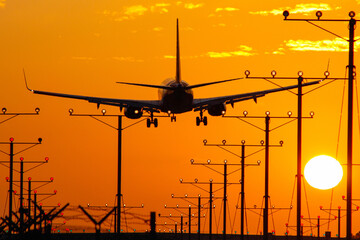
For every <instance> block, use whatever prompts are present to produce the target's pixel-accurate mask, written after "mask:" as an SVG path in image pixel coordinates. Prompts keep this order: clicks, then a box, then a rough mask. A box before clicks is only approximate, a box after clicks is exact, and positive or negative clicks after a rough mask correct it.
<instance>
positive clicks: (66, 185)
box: [0, 0, 360, 238]
mask: <svg viewBox="0 0 360 240" xmlns="http://www.w3.org/2000/svg"><path fill="white" fill-rule="evenodd" d="M359 9H360V0H344V1H336V0H326V1H317V0H314V1H311V0H304V1H294V0H290V1H283V0H273V1H266V0H260V1H238V0H227V1H215V0H209V1H198V0H197V1H179V0H176V1H171V0H164V1H156V0H154V1H145V0H136V1H115V0H92V1H85V0H75V1H74V0H51V1H49V0H37V1H26V0H0V28H1V32H2V34H1V37H0V48H1V51H0V82H1V86H0V91H1V94H0V102H1V106H0V108H4V110H3V112H2V113H1V114H0V142H2V143H4V144H0V155H1V158H0V161H4V162H6V161H9V155H8V152H9V151H10V147H9V143H10V140H9V139H10V138H11V139H12V140H13V142H14V143H16V142H18V143H19V142H34V143H36V145H35V146H34V147H31V148H29V149H28V150H26V151H23V150H24V149H26V148H27V147H28V146H24V145H21V144H19V145H15V152H16V153H18V152H19V154H16V155H15V156H14V161H15V163H14V180H15V181H19V180H20V174H19V172H20V158H21V157H23V160H24V161H23V162H25V166H24V168H25V174H24V178H23V179H25V180H26V182H24V184H25V185H26V188H28V185H27V184H28V181H29V179H32V181H33V183H34V184H33V186H34V187H36V181H49V179H50V178H52V180H51V181H50V183H48V184H46V185H45V186H44V187H41V188H39V189H36V191H37V192H38V193H39V196H41V195H40V194H42V193H51V194H52V195H51V197H49V198H47V199H45V200H44V201H43V202H42V203H43V204H44V205H43V206H57V204H58V203H61V206H65V205H66V204H67V203H69V204H70V205H69V209H68V210H67V211H64V214H63V215H61V217H59V219H55V220H54V226H55V225H56V226H58V228H57V229H56V231H58V230H59V231H60V232H61V233H63V232H66V231H70V230H73V232H80V233H82V232H84V231H85V232H95V229H94V225H93V224H92V223H91V222H89V219H87V217H86V215H84V213H83V212H82V211H81V210H79V208H78V206H79V205H81V206H83V207H84V208H85V209H89V211H90V212H91V211H92V212H91V213H92V214H94V216H100V215H101V214H103V213H107V212H109V211H110V210H111V207H114V206H116V204H117V202H116V201H117V196H116V194H117V190H118V185H117V179H118V150H119V145H118V139H119V138H118V133H119V132H118V129H119V126H118V123H119V121H118V115H119V114H122V115H124V113H125V110H126V111H127V110H128V109H126V108H124V107H123V106H122V107H119V106H118V105H116V104H113V105H116V106H113V105H106V104H97V102H96V101H94V98H95V97H99V98H109V99H125V100H129V102H130V101H132V100H144V101H145V100H146V101H159V98H158V89H154V88H152V87H143V86H134V85H125V84H119V83H117V82H127V83H134V84H144V85H148V86H149V85H161V84H163V83H167V82H170V79H173V78H175V77H176V66H177V62H176V56H177V52H176V50H177V48H176V46H177V45H176V43H177V28H176V26H177V19H178V22H179V52H180V65H179V66H180V70H181V79H182V80H184V81H185V82H186V83H188V84H189V85H202V84H204V83H208V82H215V81H221V80H228V79H237V80H236V81H228V82H222V83H220V84H217V85H208V86H204V87H198V88H194V89H191V91H193V97H194V98H195V99H204V98H212V97H213V98H215V97H222V96H227V95H238V94H241V93H248V92H255V91H263V90H267V89H273V88H280V87H284V86H291V85H296V84H298V78H299V75H298V72H300V71H301V72H302V73H303V75H302V77H303V83H309V82H312V81H317V80H322V81H321V82H320V83H317V84H316V86H315V85H311V86H306V87H304V88H303V98H302V99H303V102H302V115H303V117H304V118H303V120H302V124H303V125H302V150H301V156H302V161H301V172H302V174H305V177H306V176H307V170H306V169H307V168H305V163H306V162H307V160H309V159H311V158H312V157H313V156H318V155H322V154H328V155H331V154H333V153H334V152H335V150H336V156H337V159H338V161H339V163H337V165H339V164H341V165H344V164H346V163H347V154H348V153H347V114H348V112H347V111H348V110H347V106H348V103H347V99H348V80H347V79H346V80H344V78H347V77H348V69H349V68H348V67H347V66H349V55H348V48H349V42H348V41H347V40H348V38H349V29H348V26H349V22H348V21H347V20H350V17H349V12H350V11H355V13H356V15H355V17H354V18H355V19H360V10H359ZM284 10H287V11H289V14H290V15H289V16H288V19H300V18H306V19H309V18H311V19H315V20H316V19H318V17H317V16H316V15H315V14H316V12H317V11H321V12H322V16H321V19H345V20H346V21H344V22H322V21H317V22H316V21H315V22H314V23H315V24H316V25H317V26H314V25H312V24H309V23H308V22H306V21H301V22H300V21H287V20H286V21H285V20H284V16H283V11H284ZM359 24H360V23H359V22H358V23H357V28H355V39H356V40H358V39H359V38H360V28H359V26H358V25H359ZM323 29H326V30H327V31H324V30H323ZM359 44H360V41H356V42H355V47H354V48H355V57H354V61H355V65H356V66H357V69H359V60H360V59H359V50H360V45H359ZM248 71H249V72H248ZM245 72H246V73H247V74H245ZM325 72H328V73H329V74H330V75H329V74H328V75H324V73H325ZM357 76H358V74H357ZM252 77H254V78H252ZM332 77H334V78H337V79H336V80H334V81H332V80H330V79H329V78H332ZM24 78H26V81H27V85H26V84H25V80H24ZM314 79H316V80H314ZM28 88H29V89H36V90H39V91H46V92H56V93H63V94H72V95H77V96H79V95H81V96H91V97H93V98H90V99H86V100H79V99H74V98H60V97H54V96H45V95H38V94H34V93H33V92H31V91H29V90H28ZM165 89H166V88H165ZM161 90H164V88H163V89H161ZM167 90H168V89H167ZM160 92H161V91H160ZM359 96H360V89H359V84H358V83H357V79H356V78H355V81H354V101H353V106H354V114H353V116H354V119H353V121H354V124H353V125H354V128H353V132H354V137H353V138H354V148H353V156H354V164H359V163H360V162H358V160H359V159H360V148H359V147H358V146H359V144H360V136H359V133H360V130H359V126H360V123H359V121H360V118H359V117H358V116H359V115H360V113H359V112H358V111H359V109H360V106H358V104H359V103H360V100H359V98H360V97H359ZM199 102H200V101H199ZM199 104H200V103H199ZM197 106H201V107H203V106H202V105H197ZM209 106H211V103H209ZM209 106H205V108H206V107H209ZM201 107H198V108H197V109H196V111H189V112H185V113H181V114H175V115H174V116H173V115H172V112H171V111H170V112H163V113H158V112H156V111H155V112H153V114H154V115H155V116H156V117H157V120H158V122H157V125H158V127H156V128H155V127H154V125H155V123H154V122H153V124H151V126H150V127H149V128H148V127H147V124H148V119H150V118H151V111H149V107H143V108H142V107H139V108H136V109H133V114H134V115H136V114H140V113H143V115H142V116H141V117H140V118H136V117H137V116H139V115H136V116H135V117H134V119H131V118H128V117H126V116H124V117H122V120H121V121H122V122H121V123H122V127H121V128H120V129H123V130H122V133H121V134H122V136H121V144H122V145H121V161H122V163H121V193H122V194H121V197H122V198H121V205H122V206H124V205H125V207H126V206H127V207H128V208H127V209H125V208H124V209H125V210H126V214H122V216H121V218H122V219H121V220H122V223H121V228H122V229H123V231H124V232H132V231H134V230H133V229H136V232H145V231H146V230H149V224H148V220H149V218H150V212H156V216H159V215H158V214H161V216H169V214H172V216H175V215H179V216H180V214H184V216H185V215H186V214H187V211H186V210H184V211H185V212H182V213H179V212H178V211H176V210H174V209H171V208H170V207H171V206H174V207H176V206H180V207H188V205H189V204H190V203H189V202H187V201H185V200H183V199H181V198H180V197H184V196H185V194H186V196H188V198H187V200H189V199H191V198H190V197H191V196H194V197H197V196H199V194H200V195H201V196H202V197H203V198H202V199H201V205H204V206H205V207H204V208H203V209H202V210H201V215H203V214H205V217H204V218H201V233H208V231H209V225H208V223H209V210H208V209H209V204H210V202H209V199H208V198H207V197H208V196H209V192H207V191H209V188H210V186H209V185H210V182H211V183H214V189H213V190H214V193H213V194H214V196H215V199H214V202H213V203H212V204H213V205H215V206H216V207H215V208H214V212H213V213H214V215H213V216H214V219H213V233H215V232H216V233H219V234H221V232H222V224H219V223H221V222H222V216H223V214H222V212H221V211H222V210H221V209H223V206H224V204H223V199H222V197H223V189H222V187H223V185H222V184H223V181H224V176H223V175H222V172H223V170H224V167H223V166H219V165H216V164H223V163H224V160H225V159H226V160H227V164H228V168H229V169H228V173H232V174H229V176H228V182H229V183H234V184H229V186H228V188H227V191H228V192H227V208H228V212H227V213H228V215H227V217H228V222H227V233H228V234H230V233H231V234H235V232H236V234H237V235H238V234H239V232H240V217H239V216H240V209H239V208H237V207H236V206H240V200H239V199H240V196H241V194H240V192H241V184H240V181H241V175H240V173H241V171H240V167H239V166H237V165H236V164H240V163H241V157H240V154H241V145H242V143H246V145H251V147H250V146H249V147H247V146H246V147H245V155H246V161H245V162H246V164H250V166H251V167H250V166H249V167H246V169H245V184H244V187H245V190H244V191H245V194H244V196H245V198H246V208H247V210H246V223H247V230H246V231H248V232H249V235H252V234H254V235H259V234H260V232H262V231H263V229H262V228H263V224H262V221H263V220H262V219H261V216H262V211H263V207H264V204H263V201H264V189H265V164H264V163H265V151H264V147H265V144H264V141H265V138H266V136H265V132H264V129H265V127H266V126H265V119H264V118H265V117H266V112H268V113H269V117H270V118H271V121H270V126H269V128H270V133H269V135H270V136H269V142H270V143H269V145H270V146H271V147H270V149H269V196H270V198H269V199H271V205H273V206H275V207H274V208H275V209H276V208H280V209H286V211H285V210H284V211H278V212H276V211H274V214H273V215H272V216H271V218H269V225H271V227H274V229H275V228H276V235H281V236H284V235H285V233H286V231H289V233H288V234H289V235H296V231H295V230H293V229H295V228H293V229H292V228H290V227H289V228H287V227H286V225H285V224H286V223H288V224H289V226H295V225H296V223H297V221H296V189H295V190H294V186H296V185H294V182H295V181H296V177H295V176H296V175H297V174H298V173H297V119H295V118H296V117H297V115H298V109H297V108H298V96H297V89H296V88H295V89H291V90H289V91H282V92H276V93H271V94H267V95H265V96H263V95H262V94H260V95H258V96H254V97H249V98H248V99H247V100H246V101H242V102H235V103H233V102H231V101H228V102H227V104H226V108H225V107H224V106H223V105H221V104H218V105H216V107H218V108H215V107H214V109H213V110H214V111H215V110H217V113H219V114H218V115H219V116H211V115H210V114H209V111H208V110H204V109H202V108H201ZM36 108H39V109H40V110H38V111H36V110H35V109H36ZM69 109H71V110H70V112H69ZM103 109H104V111H102V110H103ZM129 111H130V110H129ZM244 112H245V113H246V114H244ZM289 112H290V113H291V114H288V113H289ZM16 113H31V114H27V115H16ZM220 113H221V114H220ZM222 113H225V115H224V116H225V117H223V116H222ZM310 113H311V115H310ZM11 114H13V115H11ZM201 114H203V115H201ZM214 115H215V114H214ZM201 116H202V117H207V118H206V119H207V126H205V124H203V123H204V122H202V124H199V125H200V126H197V125H196V124H197V118H200V117H201ZM227 116H239V117H238V118H235V117H234V118H227ZM171 117H176V118H175V119H174V118H171ZM252 117H253V118H252ZM278 117H279V118H278ZM280 117H285V118H280ZM175 120H176V121H175ZM39 138H41V139H42V142H41V144H40V143H39V141H38V139H39ZM204 139H206V140H205V141H204ZM243 141H244V142H243ZM280 141H281V143H282V144H280V145H279V142H280ZM205 143H207V144H205ZM226 144H229V145H232V146H227V145H226ZM215 145H216V146H215ZM255 146H256V147H255ZM334 155H335V154H334ZM45 157H48V158H47V159H50V160H49V161H46V160H44V159H45ZM190 159H193V160H194V162H193V163H194V164H191V162H190V161H189V160H190ZM27 161H29V162H31V161H40V163H39V164H40V166H39V167H35V166H36V164H34V163H26V162H27ZM207 161H209V164H207V163H208V162H207ZM258 161H261V164H260V165H258V164H257V162H258ZM195 163H206V164H205V166H200V165H197V164H195ZM210 163H211V164H215V165H214V169H215V170H211V169H209V166H210ZM327 163H328V162H327ZM327 163H325V164H324V163H322V164H320V167H321V168H324V167H325V166H326V167H327V166H329V164H327ZM4 164H5V166H3V165H1V166H0V213H1V215H0V217H3V218H5V216H6V215H7V214H8V207H9V199H8V195H9V181H8V180H6V179H7V178H9V177H10V172H9V167H8V163H4ZM232 164H234V165H232ZM251 164H254V166H252V165H251ZM354 166H355V165H354ZM34 167H35V168H34ZM28 169H31V170H30V171H26V170H28ZM311 169H312V167H311ZM305 170H306V171H305ZM312 170H313V169H312ZM326 172H328V171H326ZM220 173H221V174H220ZM336 173H337V172H332V173H331V176H332V177H331V180H332V179H333V177H334V176H335V175H334V174H336ZM316 176H319V174H316ZM337 176H338V177H340V175H337ZM346 176H347V172H346V167H344V178H345V177H346ZM359 176H360V168H358V167H354V168H353V179H354V185H353V196H354V198H359V196H360V187H359V185H360V184H359V181H358V180H356V179H359ZM179 179H182V181H181V182H179ZM194 179H196V183H198V184H200V183H201V184H202V185H198V186H194V184H195V181H194ZM210 179H211V181H210ZM321 179H323V177H322V178H321ZM312 180H313V179H309V180H308V179H307V181H309V184H311V185H313V183H310V182H311V181H312ZM314 181H317V180H316V179H315V180H314ZM338 181H339V179H338ZM186 182H188V183H189V184H185V183H186ZM326 182H327V183H330V180H328V181H326ZM18 183H19V182H16V184H17V185H14V191H16V192H17V194H16V195H15V196H13V198H14V199H15V200H14V205H13V207H14V210H18V209H15V207H16V208H18V207H19V196H18V193H19V192H20V191H19V190H20V187H19V184H18ZM215 183H216V184H215ZM25 185H24V186H25ZM315 185H316V183H315ZM334 186H335V185H334V184H332V185H331V186H322V185H320V186H318V185H317V187H319V188H329V187H330V188H331V187H332V194H330V193H329V192H330V191H319V190H318V189H315V188H313V187H310V186H309V185H308V184H307V183H306V182H305V184H302V189H304V190H303V192H302V201H303V202H302V204H303V206H302V215H304V219H306V218H311V217H313V216H321V218H326V217H328V216H329V214H326V213H324V212H323V211H321V210H319V207H318V206H331V204H332V206H333V207H334V206H341V207H342V209H345V207H346V202H345V201H344V200H343V199H342V197H341V196H343V195H346V191H347V190H346V181H340V182H339V183H338V185H336V187H334ZM199 187H201V188H199ZM54 189H56V195H55V194H53V193H54ZM33 190H34V189H33ZM24 192H25V194H27V193H28V192H27V191H24ZM293 192H294V193H295V194H293ZM30 193H31V194H33V191H31V192H30ZM305 193H306V195H305ZM171 194H173V195H174V196H175V197H171ZM53 195H54V196H53ZM177 197H179V198H177ZM26 198H27V196H26ZM39 199H41V198H39ZM194 201H197V199H196V200H194ZM306 203H308V207H309V209H307V208H305V206H306V205H305V204H306ZM26 204H28V203H27V202H26ZM26 204H25V205H26ZM142 204H143V205H142ZM165 204H166V205H167V206H168V207H167V208H166V209H165V208H164V205H165ZM191 205H192V206H193V207H194V209H195V206H196V203H191ZM97 206H100V207H99V208H96V207H97ZM132 206H135V207H136V208H131V207H132ZM141 206H143V207H141ZM290 206H291V207H290ZM92 207H93V208H92ZM137 207H139V208H137ZM48 209H49V208H48ZM99 209H100V210H99ZM125 210H124V211H125ZM193 214H195V217H194V219H192V221H193V222H196V220H195V218H196V216H197V213H195V210H193ZM113 217H114V216H113V215H111V216H110V217H109V220H107V221H105V222H104V225H103V226H102V228H101V231H104V232H106V231H109V230H110V231H111V232H113V231H114V224H113V222H114V218H113ZM14 218H15V217H14ZM99 218H100V217H99ZM215 218H216V219H215ZM353 218H354V221H353V223H352V229H353V234H354V235H355V234H356V233H357V232H358V231H360V221H358V218H359V212H353ZM156 221H157V223H158V225H159V229H161V231H162V232H163V231H167V232H168V231H169V229H173V228H174V226H171V227H170V224H169V222H170V221H169V220H166V219H165V218H162V217H158V218H157V219H156ZM165 221H167V224H168V226H167V227H168V228H166V229H165V227H164V225H163V224H164V223H165ZM177 221H179V219H177ZM125 223H126V224H127V225H126V224H125ZM259 223H260V224H259ZM302 223H303V224H304V236H310V234H311V232H310V229H312V227H313V223H308V222H306V221H303V222H302ZM172 224H174V223H172ZM340 225H341V234H340V235H341V238H343V237H345V234H346V233H345V227H346V221H345V220H343V219H341V222H340ZM160 226H161V227H160ZM215 226H218V227H216V229H215ZM66 229H68V230H66ZM178 229H180V227H179V226H178ZM337 229H338V226H337V221H331V222H330V223H329V225H328V224H327V225H326V230H325V227H324V228H321V231H323V232H321V234H323V233H325V231H332V232H333V233H332V236H335V232H337ZM196 230H197V229H196V227H195V226H194V227H193V229H192V231H193V232H194V233H195V232H196ZM305 230H306V231H305ZM269 231H271V229H269Z"/></svg>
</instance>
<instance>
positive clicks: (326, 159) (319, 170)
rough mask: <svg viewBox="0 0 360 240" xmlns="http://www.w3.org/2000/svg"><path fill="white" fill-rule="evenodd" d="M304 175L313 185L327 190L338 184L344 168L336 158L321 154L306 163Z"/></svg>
mask: <svg viewBox="0 0 360 240" xmlns="http://www.w3.org/2000/svg"><path fill="white" fill-rule="evenodd" d="M304 175H305V179H306V181H307V182H308V183H309V184H310V185H311V186H312V187H314V188H318V189H321V190H326V189H330V188H333V187H335V186H336V185H338V183H339V182H340V181H341V179H342V177H343V170H342V167H341V165H340V163H339V162H338V161H337V160H336V159H335V158H332V157H330V156H326V155H320V156H317V157H314V158H312V159H311V160H310V161H309V162H308V163H307V164H306V165H305V169H304Z"/></svg>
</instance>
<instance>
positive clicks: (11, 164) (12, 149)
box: [0, 107, 40, 235]
mask: <svg viewBox="0 0 360 240" xmlns="http://www.w3.org/2000/svg"><path fill="white" fill-rule="evenodd" d="M1 111H2V114H0V116H6V117H8V118H7V119H5V120H2V121H0V124H2V123H4V122H7V121H9V120H11V119H13V118H15V117H17V116H26V115H39V112H40V108H35V113H25V112H14V113H12V112H10V113H9V112H7V109H6V108H5V107H3V108H2V109H1ZM11 139H13V138H10V142H12V141H11ZM2 144H4V143H2ZM13 151H14V146H13V144H12V143H10V154H9V155H10V167H9V168H10V183H9V184H10V186H9V197H10V199H9V221H10V225H9V234H10V235H11V233H12V226H11V223H12V194H13V189H12V187H13V186H12V182H13V156H14V154H13Z"/></svg>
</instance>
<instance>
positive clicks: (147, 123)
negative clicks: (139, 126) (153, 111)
mask: <svg viewBox="0 0 360 240" xmlns="http://www.w3.org/2000/svg"><path fill="white" fill-rule="evenodd" d="M150 125H151V121H150V119H149V118H148V119H146V126H147V127H148V128H149V127H150Z"/></svg>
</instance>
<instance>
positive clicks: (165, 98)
mask: <svg viewBox="0 0 360 240" xmlns="http://www.w3.org/2000/svg"><path fill="white" fill-rule="evenodd" d="M188 85H189V84H188V83H186V82H184V81H181V82H180V83H178V82H176V81H175V80H172V81H170V82H168V83H167V84H166V86H168V87H171V88H173V89H171V90H168V89H160V90H159V98H160V100H161V111H163V112H167V113H184V112H188V111H191V110H192V109H193V107H192V105H193V99H194V95H193V91H192V90H191V89H186V88H185V87H186V86H188Z"/></svg>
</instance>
